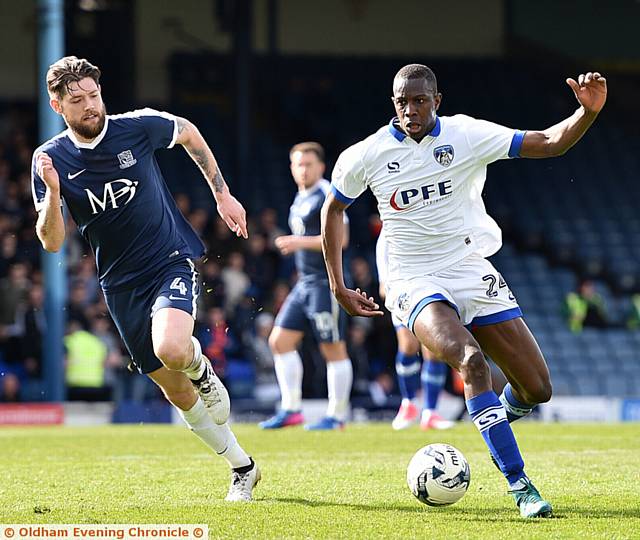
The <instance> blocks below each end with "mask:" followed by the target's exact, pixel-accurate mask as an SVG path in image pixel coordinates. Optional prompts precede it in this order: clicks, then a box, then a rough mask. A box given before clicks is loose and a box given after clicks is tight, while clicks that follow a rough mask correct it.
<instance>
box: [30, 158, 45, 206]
mask: <svg viewBox="0 0 640 540" xmlns="http://www.w3.org/2000/svg"><path fill="white" fill-rule="evenodd" d="M46 193H47V186H46V185H45V183H44V181H43V180H42V178H40V176H39V175H38V173H37V172H36V154H35V152H34V154H33V157H32V158H31V195H32V196H33V205H34V206H35V207H36V211H37V212H40V210H42V207H43V206H44V196H45V194H46Z"/></svg>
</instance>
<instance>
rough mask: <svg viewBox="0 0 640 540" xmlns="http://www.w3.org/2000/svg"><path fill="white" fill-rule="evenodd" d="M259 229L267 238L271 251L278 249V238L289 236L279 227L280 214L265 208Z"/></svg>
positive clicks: (261, 213) (261, 215) (261, 214)
mask: <svg viewBox="0 0 640 540" xmlns="http://www.w3.org/2000/svg"><path fill="white" fill-rule="evenodd" d="M259 229H260V232H261V233H262V234H264V235H265V236H266V237H267V243H268V246H269V249H273V250H275V249H276V238H278V237H279V236H284V235H285V234H287V233H286V232H285V231H284V229H282V228H280V227H279V226H278V214H277V213H276V211H275V210H274V209H273V208H265V209H264V210H262V212H260V218H259Z"/></svg>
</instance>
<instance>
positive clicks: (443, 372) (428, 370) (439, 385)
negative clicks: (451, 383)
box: [420, 360, 449, 410]
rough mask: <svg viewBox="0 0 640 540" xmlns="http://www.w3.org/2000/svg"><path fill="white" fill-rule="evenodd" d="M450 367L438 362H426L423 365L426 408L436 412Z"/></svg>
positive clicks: (422, 376)
mask: <svg viewBox="0 0 640 540" xmlns="http://www.w3.org/2000/svg"><path fill="white" fill-rule="evenodd" d="M448 368H449V366H447V364H445V363H444V362H438V361H436V360H425V361H424V363H423V364H422V375H421V377H420V380H421V382H422V392H423V394H424V408H425V409H429V410H435V408H436V407H437V405H438V397H439V396H440V391H441V390H442V389H443V388H444V383H445V382H447V369H448Z"/></svg>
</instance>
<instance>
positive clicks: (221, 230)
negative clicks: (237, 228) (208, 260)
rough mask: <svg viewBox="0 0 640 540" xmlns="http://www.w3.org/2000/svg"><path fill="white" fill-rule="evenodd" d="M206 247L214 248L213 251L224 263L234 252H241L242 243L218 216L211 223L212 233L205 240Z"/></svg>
mask: <svg viewBox="0 0 640 540" xmlns="http://www.w3.org/2000/svg"><path fill="white" fill-rule="evenodd" d="M206 242H207V245H209V246H215V249H214V250H213V251H214V252H215V254H216V256H217V257H219V258H220V259H222V260H223V261H225V260H226V259H227V258H228V257H229V255H230V254H231V253H232V252H234V251H241V250H242V248H243V243H242V241H241V239H239V238H238V237H237V236H236V235H235V234H234V233H233V232H232V231H230V230H229V227H227V224H226V223H225V222H224V220H223V219H222V218H221V217H220V216H216V217H215V219H214V222H213V232H212V233H211V234H209V235H208V236H207V238H206Z"/></svg>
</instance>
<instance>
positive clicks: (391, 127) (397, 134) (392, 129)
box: [389, 116, 407, 142]
mask: <svg viewBox="0 0 640 540" xmlns="http://www.w3.org/2000/svg"><path fill="white" fill-rule="evenodd" d="M397 120H398V117H397V116H394V117H393V118H392V119H391V122H389V133H391V135H393V136H394V137H395V138H396V139H398V140H399V141H400V142H402V141H404V140H405V139H406V138H407V135H406V134H405V133H404V132H402V131H400V130H399V129H398V128H397V127H396V126H394V125H393V124H394V122H396V121H397Z"/></svg>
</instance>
